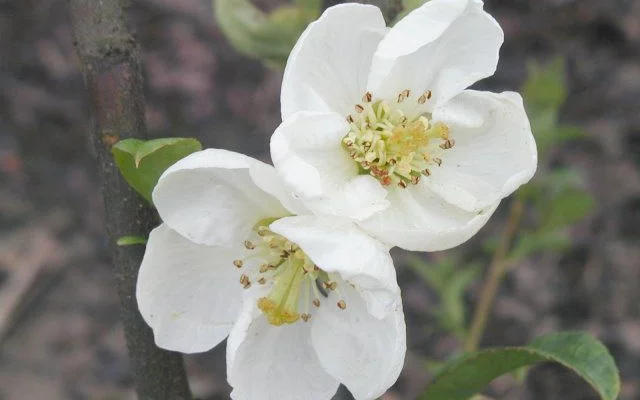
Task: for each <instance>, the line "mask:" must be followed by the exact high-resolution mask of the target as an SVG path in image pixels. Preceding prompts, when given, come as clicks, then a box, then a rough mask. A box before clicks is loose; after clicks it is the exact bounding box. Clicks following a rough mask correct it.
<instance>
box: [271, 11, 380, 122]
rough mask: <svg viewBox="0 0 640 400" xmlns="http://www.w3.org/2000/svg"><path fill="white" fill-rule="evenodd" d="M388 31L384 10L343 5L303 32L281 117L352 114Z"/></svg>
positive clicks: (284, 85) (285, 85)
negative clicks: (375, 53) (308, 113)
mask: <svg viewBox="0 0 640 400" xmlns="http://www.w3.org/2000/svg"><path fill="white" fill-rule="evenodd" d="M385 31H386V26H385V22H384V18H383V17H382V14H381V13H380V9H378V8H377V7H374V6H370V5H363V4H353V3H350V4H341V5H337V6H335V7H331V8H329V9H327V10H326V11H325V12H324V14H322V16H321V17H320V18H319V19H318V20H317V21H315V22H313V23H311V24H310V25H309V26H308V27H307V29H306V30H305V31H304V32H303V33H302V35H301V36H300V38H299V39H298V42H297V43H296V45H295V47H294V48H293V50H292V51H291V54H290V55H289V60H288V61H287V66H286V68H285V71H284V77H283V81H282V93H281V100H280V101H281V105H282V106H281V107H282V119H283V120H284V119H286V118H288V117H289V116H290V115H291V114H293V113H295V112H297V111H322V112H328V111H337V112H338V113H340V114H341V115H342V116H343V117H344V116H346V115H347V114H349V113H350V112H352V111H353V107H354V106H355V104H356V103H358V102H360V101H361V98H362V96H363V95H364V93H365V90H366V84H367V76H368V74H369V68H370V66H371V57H372V56H373V52H374V51H375V49H376V46H377V45H378V42H379V41H380V39H381V38H382V36H383V35H384V33H385Z"/></svg>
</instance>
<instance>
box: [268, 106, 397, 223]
mask: <svg viewBox="0 0 640 400" xmlns="http://www.w3.org/2000/svg"><path fill="white" fill-rule="evenodd" d="M348 129H349V128H348V124H347V123H346V121H345V119H344V118H343V117H342V116H340V115H339V114H336V113H311V112H299V113H296V114H293V115H292V116H291V117H290V118H289V119H287V120H286V121H284V122H283V123H282V124H281V125H280V126H279V127H278V129H276V131H275V133H274V134H273V136H272V137H271V158H272V160H273V163H274V165H275V166H276V168H277V169H278V171H279V173H280V176H281V177H282V179H283V180H284V182H285V183H286V184H288V185H289V186H290V187H291V188H292V190H293V192H294V194H295V195H296V196H299V197H300V198H301V199H303V200H304V201H305V203H306V205H307V206H308V207H309V208H311V209H312V210H313V211H315V212H316V213H320V214H329V215H338V216H348V217H351V218H355V219H364V218H366V217H368V216H370V215H372V214H373V213H375V212H378V211H380V210H383V209H384V208H386V207H387V206H388V204H389V203H388V202H387V201H386V200H385V197H386V190H384V189H383V188H382V186H381V185H380V184H379V183H378V181H376V180H375V179H374V178H373V177H371V176H368V175H358V167H357V165H356V164H355V163H354V162H353V160H352V159H351V158H350V157H349V154H348V153H347V151H346V150H345V149H344V147H342V138H343V137H344V136H345V135H346V133H347V131H348Z"/></svg>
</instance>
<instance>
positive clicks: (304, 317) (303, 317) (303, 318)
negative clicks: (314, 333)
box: [300, 314, 311, 322]
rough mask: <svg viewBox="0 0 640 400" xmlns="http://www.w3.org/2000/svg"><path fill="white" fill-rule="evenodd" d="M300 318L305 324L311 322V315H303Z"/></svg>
mask: <svg viewBox="0 0 640 400" xmlns="http://www.w3.org/2000/svg"><path fill="white" fill-rule="evenodd" d="M300 318H302V320H303V321H304V322H309V320H310V319H311V314H301V315H300Z"/></svg>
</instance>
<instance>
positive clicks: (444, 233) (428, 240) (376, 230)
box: [359, 180, 499, 251]
mask: <svg viewBox="0 0 640 400" xmlns="http://www.w3.org/2000/svg"><path fill="white" fill-rule="evenodd" d="M388 199H389V201H390V202H391V204H392V206H391V207H389V208H387V209H386V210H385V211H382V212H381V213H378V214H376V215H374V216H372V217H371V218H368V219H367V220H365V221H362V222H360V223H359V224H360V226H362V227H363V228H364V229H365V230H366V231H367V232H369V233H371V234H372V235H373V236H375V237H376V238H378V239H379V240H381V241H383V242H385V243H388V244H389V245H394V246H399V247H402V248H403V249H406V250H412V251H439V250H446V249H449V248H451V247H454V246H457V245H459V244H461V243H464V242H465V241H467V240H468V239H469V238H471V236H473V235H475V234H476V233H477V232H478V230H480V228H482V226H484V224H485V223H486V222H487V220H488V219H489V217H491V215H492V214H493V212H494V211H495V209H496V208H497V207H498V204H499V202H496V203H495V204H493V205H491V206H490V207H488V208H487V209H485V210H481V211H478V212H467V211H464V210H461V209H460V208H458V207H456V206H454V205H452V204H450V203H448V202H447V201H446V200H444V199H443V198H442V197H441V196H440V195H438V194H436V193H435V192H434V191H433V190H432V189H431V188H430V187H429V185H428V184H427V182H426V181H424V180H423V181H421V182H420V183H419V184H418V185H415V186H412V187H409V188H407V189H400V188H398V189H396V188H394V189H392V190H389V196H388Z"/></svg>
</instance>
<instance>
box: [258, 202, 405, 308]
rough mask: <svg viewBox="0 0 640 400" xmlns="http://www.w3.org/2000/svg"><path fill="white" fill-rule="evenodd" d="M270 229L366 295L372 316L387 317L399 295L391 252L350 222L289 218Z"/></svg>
mask: <svg viewBox="0 0 640 400" xmlns="http://www.w3.org/2000/svg"><path fill="white" fill-rule="evenodd" d="M270 229H271V230H272V231H273V232H275V233H278V234H280V235H282V236H284V237H286V238H287V239H289V240H290V241H292V242H294V243H296V244H297V245H298V246H300V248H301V249H302V250H303V251H304V252H305V253H306V254H307V255H308V256H309V258H311V260H312V261H313V262H314V263H316V264H317V265H318V266H319V267H320V268H321V269H323V270H324V271H326V272H329V273H338V274H339V275H340V276H341V277H342V278H343V279H345V280H348V281H350V282H352V283H354V284H356V285H358V287H360V288H362V290H363V291H365V292H368V293H371V294H375V295H371V296H366V300H367V306H368V308H369V312H370V313H372V314H375V315H376V316H378V317H380V318H381V317H382V316H384V315H386V314H387V313H388V311H389V305H390V303H391V302H392V301H393V300H394V299H395V295H396V294H397V293H398V292H399V288H398V284H397V282H396V272H395V268H394V266H393V260H392V259H391V256H390V255H389V248H388V247H387V246H385V245H383V244H382V243H380V242H378V241H377V240H375V239H373V238H372V237H370V236H369V235H367V234H365V233H364V232H363V231H362V230H361V229H360V228H358V227H357V226H355V225H354V224H353V223H350V222H349V221H345V220H344V219H337V218H328V217H315V216H310V215H305V216H296V217H286V218H282V219H279V220H277V221H275V222H273V223H272V224H271V225H270Z"/></svg>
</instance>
